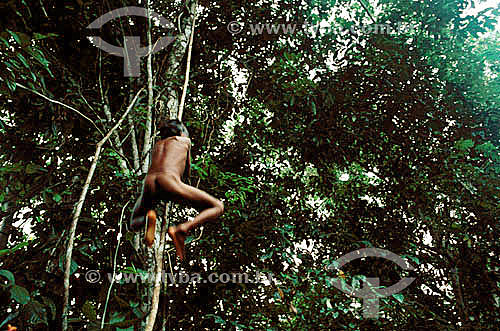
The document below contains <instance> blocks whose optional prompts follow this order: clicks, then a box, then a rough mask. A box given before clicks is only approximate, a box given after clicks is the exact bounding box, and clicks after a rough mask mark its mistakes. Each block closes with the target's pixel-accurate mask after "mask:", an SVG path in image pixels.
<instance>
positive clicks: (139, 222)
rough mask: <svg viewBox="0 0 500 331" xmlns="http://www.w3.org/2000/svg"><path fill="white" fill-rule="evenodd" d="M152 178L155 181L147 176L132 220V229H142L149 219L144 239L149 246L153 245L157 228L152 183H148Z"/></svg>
mask: <svg viewBox="0 0 500 331" xmlns="http://www.w3.org/2000/svg"><path fill="white" fill-rule="evenodd" d="M151 180H152V181H153V183H154V179H153V178H148V177H146V179H145V181H144V185H143V190H142V193H141V196H140V197H139V199H137V201H136V203H135V206H134V211H133V212H132V217H131V221H130V227H131V230H132V231H137V230H140V229H141V228H142V227H144V225H145V222H146V221H147V228H146V232H145V234H144V241H145V242H146V245H147V246H149V247H151V246H152V245H153V242H154V239H155V230H156V212H155V211H154V210H153V195H152V193H151V190H150V186H151V185H148V184H149V182H151Z"/></svg>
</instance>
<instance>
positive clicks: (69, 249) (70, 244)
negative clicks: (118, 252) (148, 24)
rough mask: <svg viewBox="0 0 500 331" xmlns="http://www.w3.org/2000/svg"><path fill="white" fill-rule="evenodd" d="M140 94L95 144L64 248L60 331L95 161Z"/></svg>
mask: <svg viewBox="0 0 500 331" xmlns="http://www.w3.org/2000/svg"><path fill="white" fill-rule="evenodd" d="M141 92H142V89H141V90H140V91H139V92H138V93H137V94H136V96H135V98H134V100H133V102H132V103H131V104H130V105H129V106H128V108H127V110H126V111H125V113H124V114H123V116H122V117H121V118H120V120H119V121H118V122H117V123H116V124H115V126H114V127H113V128H112V129H111V130H110V131H109V132H108V133H107V134H106V136H104V138H102V139H101V141H99V142H98V143H97V148H96V151H95V154H94V159H93V161H92V164H91V166H90V170H89V173H88V174H87V179H86V180H85V185H84V186H83V189H82V193H81V194H80V198H79V199H78V202H77V204H76V206H75V211H74V214H73V221H72V222H71V227H70V230H69V239H68V244H67V246H66V261H65V265H64V301H63V313H62V318H63V321H62V329H63V331H66V330H67V329H68V315H69V277H70V271H71V258H72V255H73V243H74V241H75V233H76V226H77V224H78V219H79V218H80V214H81V212H82V207H83V204H84V202H85V199H86V197H87V192H88V189H89V186H90V183H91V181H92V177H93V176H94V172H95V169H96V167H97V161H99V157H100V155H101V150H102V146H103V145H104V144H105V143H106V142H107V141H108V139H109V138H110V136H111V135H112V134H113V132H114V131H115V130H116V129H117V128H118V127H119V126H120V125H121V123H122V122H123V120H125V118H126V117H127V115H128V113H129V112H130V110H131V109H132V107H133V106H134V104H135V102H136V101H137V98H138V97H139V94H140V93H141Z"/></svg>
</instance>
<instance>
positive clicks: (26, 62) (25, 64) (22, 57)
mask: <svg viewBox="0 0 500 331" xmlns="http://www.w3.org/2000/svg"><path fill="white" fill-rule="evenodd" d="M17 57H18V58H19V60H21V62H22V64H23V65H24V66H25V67H26V68H28V69H29V68H30V66H29V64H28V61H26V59H25V58H24V56H23V55H22V54H21V53H17Z"/></svg>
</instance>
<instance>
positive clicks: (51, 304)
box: [42, 297, 56, 320]
mask: <svg viewBox="0 0 500 331" xmlns="http://www.w3.org/2000/svg"><path fill="white" fill-rule="evenodd" d="M42 300H43V303H44V304H45V306H46V307H49V308H50V317H51V318H50V319H51V320H55V319H56V305H55V303H54V301H52V299H50V298H47V297H42Z"/></svg>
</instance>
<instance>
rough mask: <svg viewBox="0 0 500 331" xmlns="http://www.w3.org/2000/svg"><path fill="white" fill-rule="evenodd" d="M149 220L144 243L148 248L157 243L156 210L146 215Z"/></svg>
mask: <svg viewBox="0 0 500 331" xmlns="http://www.w3.org/2000/svg"><path fill="white" fill-rule="evenodd" d="M146 217H147V218H148V228H147V229H146V233H145V234H144V241H145V242H146V245H147V246H148V247H151V246H153V242H154V241H155V231H156V212H155V211H154V210H150V211H148V213H147V214H146Z"/></svg>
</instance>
